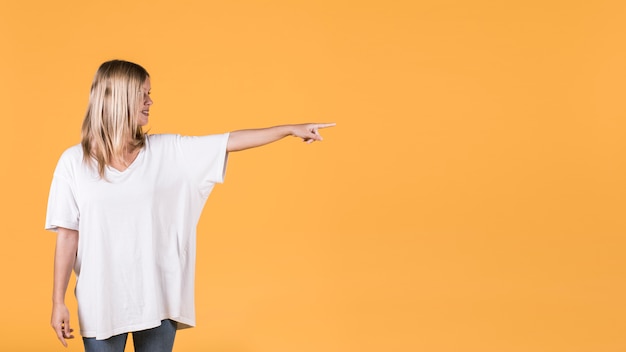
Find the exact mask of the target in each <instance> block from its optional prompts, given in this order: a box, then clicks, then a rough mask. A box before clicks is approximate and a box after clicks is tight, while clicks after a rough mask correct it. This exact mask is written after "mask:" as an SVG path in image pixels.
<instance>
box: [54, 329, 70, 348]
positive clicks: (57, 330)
mask: <svg viewBox="0 0 626 352" xmlns="http://www.w3.org/2000/svg"><path fill="white" fill-rule="evenodd" d="M54 331H55V332H56V333H57V338H58V339H59V341H61V343H62V344H63V346H65V347H67V342H66V341H65V337H64V336H63V326H62V325H61V326H55V327H54Z"/></svg>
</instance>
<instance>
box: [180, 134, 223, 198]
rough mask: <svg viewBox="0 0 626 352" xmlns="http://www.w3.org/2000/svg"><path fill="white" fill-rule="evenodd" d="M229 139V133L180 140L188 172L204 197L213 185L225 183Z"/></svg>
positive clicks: (188, 137)
mask: <svg viewBox="0 0 626 352" xmlns="http://www.w3.org/2000/svg"><path fill="white" fill-rule="evenodd" d="M228 137H229V133H224V134H214V135H208V136H198V137H196V136H181V137H180V138H179V143H180V148H181V150H182V155H183V158H184V162H185V165H186V167H187V170H188V171H189V173H190V175H191V177H192V179H193V180H194V181H195V182H197V184H198V185H199V186H200V192H201V193H202V194H203V195H208V193H209V192H210V191H211V189H212V187H213V184H215V183H223V182H224V175H225V173H226V164H227V161H228V153H227V151H226V146H227V144H228Z"/></svg>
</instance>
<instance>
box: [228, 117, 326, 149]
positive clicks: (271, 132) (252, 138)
mask: <svg viewBox="0 0 626 352" xmlns="http://www.w3.org/2000/svg"><path fill="white" fill-rule="evenodd" d="M332 126H335V124H334V123H304V124H299V125H281V126H274V127H268V128H259V129H251V130H239V131H233V132H231V133H230V137H229V138H228V145H227V147H226V150H227V151H229V152H236V151H240V150H245V149H250V148H255V147H260V146H262V145H265V144H269V143H272V142H275V141H277V140H279V139H282V138H285V137H287V136H294V137H299V138H302V140H304V141H305V142H307V143H311V142H314V141H321V140H322V136H320V134H319V132H318V130H319V129H320V128H326V127H332Z"/></svg>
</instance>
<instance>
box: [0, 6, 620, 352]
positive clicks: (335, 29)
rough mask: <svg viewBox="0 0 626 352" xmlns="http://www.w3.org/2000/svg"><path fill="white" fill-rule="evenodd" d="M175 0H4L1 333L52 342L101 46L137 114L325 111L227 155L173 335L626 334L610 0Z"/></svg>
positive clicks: (191, 120)
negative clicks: (57, 285)
mask: <svg viewBox="0 0 626 352" xmlns="http://www.w3.org/2000/svg"><path fill="white" fill-rule="evenodd" d="M173 3H174V2H166V1H121V0H116V1H106V2H105V1H58V2H57V1H9V0H2V2H1V3H0V50H1V51H0V116H1V118H2V124H1V125H0V126H1V129H0V165H2V166H1V171H0V177H1V183H0V194H1V195H2V196H1V197H2V202H1V204H2V209H1V210H2V211H1V212H0V214H2V215H1V216H2V241H1V243H2V245H1V246H0V267H1V268H2V269H1V270H2V271H1V276H0V277H1V278H2V281H3V283H2V293H1V294H0V298H1V303H0V304H1V309H2V310H1V311H2V319H1V320H0V336H1V337H2V339H1V340H2V342H1V344H2V345H1V347H0V349H1V350H6V351H35V350H37V351H53V350H61V349H62V347H61V345H60V344H59V343H58V341H56V338H55V336H54V335H53V332H52V330H51V329H50V327H49V325H48V323H49V313H50V301H51V283H52V259H53V250H54V241H55V237H54V235H53V234H50V233H46V232H45V231H44V230H43V223H44V218H45V209H46V201H47V195H48V187H49V185H50V180H51V176H52V171H53V169H54V166H55V164H56V162H57V159H58V157H59V155H60V153H61V152H62V151H63V150H64V149H65V148H67V147H69V146H70V145H73V144H75V143H78V141H79V131H80V123H81V121H82V117H83V114H84V111H85V109H86V105H87V99H88V91H89V86H90V83H91V79H92V77H93V74H94V73H95V70H96V69H97V67H98V65H99V64H100V63H101V62H103V61H105V60H109V59H113V58H122V59H127V60H131V61H136V62H138V63H140V64H142V65H143V66H145V67H146V68H147V69H148V71H149V72H150V73H151V75H152V88H153V89H152V92H153V94H152V96H153V99H154V101H155V104H154V107H153V109H152V110H151V117H150V118H151V122H150V125H149V126H150V128H151V132H152V133H162V132H170V133H172V132H173V133H181V134H191V135H194V134H195V135H197V134H209V133H220V132H225V131H230V130H235V129H241V128H250V127H262V126H269V125H275V124H282V123H290V122H310V121H315V122H317V121H319V122H331V121H333V122H337V127H335V128H332V129H327V130H324V131H322V132H323V136H324V137H325V140H324V141H323V142H322V143H315V144H313V145H306V144H304V143H301V142H299V141H297V140H296V139H293V138H288V139H286V140H283V141H280V142H278V143H276V144H273V145H270V146H267V147H264V148H260V149H255V150H250V151H246V152H241V153H236V154H232V155H231V157H230V160H229V166H228V171H227V178H226V183H225V184H224V185H220V186H218V187H217V188H216V189H215V191H214V193H213V194H212V196H211V197H210V199H209V201H208V203H207V206H206V208H205V211H204V214H203V217H202V219H201V221H200V224H199V238H198V242H199V244H198V263H197V279H196V281H197V297H196V304H197V318H198V319H197V320H198V327H197V328H195V329H191V330H185V331H182V332H180V333H179V335H178V339H177V342H176V350H178V351H217V352H263V351H267V352H280V351H298V352H307V351H330V352H334V351H337V352H339V351H355V352H362V351H429V352H439V351H481V352H489V351H498V352H501V351H533V352H541V351H567V352H576V351H581V352H582V351H594V352H598V351H625V350H626V334H625V333H624V332H625V331H626V299H625V297H626V284H625V281H624V278H625V275H626V263H625V259H624V258H625V257H624V249H626V237H625V234H626V233H625V230H626V216H624V210H626V204H625V203H626V200H625V199H626V187H625V186H624V181H625V180H626V162H625V160H626V159H625V158H624V150H625V147H626V142H625V138H624V132H625V127H626V124H625V122H624V116H625V114H626V104H625V99H624V93H625V88H626V49H625V46H624V43H626V35H625V33H626V20H625V19H626V5H625V4H624V2H622V1H545V0H542V1H536V0H531V1H485V0H482V1H479V0H475V1H404V2H401V1H307V2H305V1H244V0H241V1H180V2H177V3H176V5H174V4H173ZM72 289H73V284H71V288H70V290H68V297H67V301H68V303H70V306H71V307H72V314H73V315H72V317H73V323H74V326H75V327H76V328H77V318H76V310H75V302H74V298H73V295H72V293H71V292H72ZM81 349H82V343H81V342H80V341H79V340H74V341H71V346H70V348H69V350H70V351H79V350H81ZM129 349H130V347H129Z"/></svg>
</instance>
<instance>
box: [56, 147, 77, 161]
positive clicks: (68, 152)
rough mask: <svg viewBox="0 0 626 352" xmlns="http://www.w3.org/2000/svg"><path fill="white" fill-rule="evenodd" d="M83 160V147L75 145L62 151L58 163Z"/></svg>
mask: <svg viewBox="0 0 626 352" xmlns="http://www.w3.org/2000/svg"><path fill="white" fill-rule="evenodd" d="M81 160H83V147H82V145H80V143H79V144H75V145H73V146H71V147H69V148H67V149H65V151H63V153H62V154H61V158H60V159H59V161H63V162H73V161H81Z"/></svg>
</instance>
